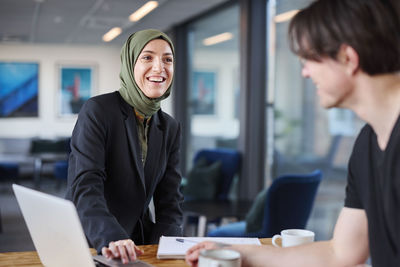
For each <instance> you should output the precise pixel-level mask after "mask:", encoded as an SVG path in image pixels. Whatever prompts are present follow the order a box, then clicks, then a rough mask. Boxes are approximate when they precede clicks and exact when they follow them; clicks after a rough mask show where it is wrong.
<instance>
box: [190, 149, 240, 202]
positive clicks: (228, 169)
mask: <svg viewBox="0 0 400 267" xmlns="http://www.w3.org/2000/svg"><path fill="white" fill-rule="evenodd" d="M200 158H205V159H206V160H207V161H208V163H213V162H216V161H221V163H222V164H221V176H222V177H221V179H220V185H219V188H218V190H217V196H216V198H217V199H218V200H227V199H228V194H229V190H230V188H231V184H232V181H233V177H234V176H235V174H236V173H237V172H239V168H240V153H239V151H237V150H235V149H229V148H213V149H202V150H200V151H198V152H197V153H196V155H195V157H194V160H193V161H194V162H196V161H197V160H199V159H200Z"/></svg>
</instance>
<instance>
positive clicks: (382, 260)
mask: <svg viewBox="0 0 400 267" xmlns="http://www.w3.org/2000/svg"><path fill="white" fill-rule="evenodd" d="M399 5H400V4H399V1H398V0H386V1H384V0H319V1H316V2H314V3H313V4H311V5H310V6H309V7H307V8H305V9H304V10H302V11H300V12H299V13H298V14H297V15H296V16H295V17H294V18H293V20H292V22H291V24H290V27H289V39H290V44H291V48H292V50H293V51H294V53H296V54H297V55H298V56H299V57H300V58H301V60H302V62H303V64H304V65H303V69H302V75H303V76H304V77H309V78H311V79H312V80H313V82H314V83H315V85H316V87H317V94H318V96H319V100H320V104H321V106H323V107H325V108H332V107H338V108H347V109H350V110H352V111H354V112H355V113H356V114H357V115H358V116H359V117H360V118H362V119H363V120H364V121H365V122H366V123H367V124H366V125H365V126H364V128H363V129H362V130H361V132H360V134H359V136H358V138H357V140H356V142H355V144H354V148H353V152H352V155H351V158H350V162H349V166H348V183H347V188H346V199H345V206H344V208H343V209H342V211H341V213H340V215H339V218H338V220H337V223H336V227H335V230H334V234H333V238H332V239H331V240H329V241H323V242H315V243H312V244H308V245H303V246H298V247H290V248H274V247H271V246H248V245H247V246H246V245H232V246H229V249H234V250H237V251H239V252H240V253H241V256H242V263H243V266H285V267H286V266H296V267H300V266H307V267H312V266H318V267H319V266H356V265H358V264H363V263H365V261H366V260H367V258H368V256H371V259H372V265H373V266H374V267H380V266H383V267H391V266H393V267H394V266H400V119H399V115H400V74H399V72H400V19H399V17H400V12H399V9H400V8H399ZM216 247H218V245H217V244H216V243H212V242H203V243H200V244H197V245H196V246H194V247H192V248H191V249H190V250H189V251H188V252H187V254H186V261H187V263H188V264H189V265H191V266H196V265H197V260H198V255H199V251H200V250H201V249H210V248H216Z"/></svg>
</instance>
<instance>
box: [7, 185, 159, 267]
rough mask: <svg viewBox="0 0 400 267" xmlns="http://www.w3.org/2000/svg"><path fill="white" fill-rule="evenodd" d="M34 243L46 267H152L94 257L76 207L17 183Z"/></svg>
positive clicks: (19, 197)
mask: <svg viewBox="0 0 400 267" xmlns="http://www.w3.org/2000/svg"><path fill="white" fill-rule="evenodd" d="M13 190H14V193H15V196H16V197H17V201H18V204H19V207H20V208H21V211H22V215H23V216H24V219H25V222H26V225H27V226H28V230H29V233H30V235H31V237H32V240H33V244H34V245H35V248H36V251H37V252H38V254H39V258H40V260H41V261H42V263H43V265H45V266H49V267H52V266H57V267H62V266H71V267H72V266H74V267H75V266H82V267H86V266H87V267H94V266H96V265H97V266H135V267H138V266H151V265H149V264H147V263H145V262H142V261H135V262H131V263H129V264H122V263H121V261H119V260H108V259H106V258H105V257H103V256H94V257H92V255H91V253H90V250H89V246H88V243H87V241H86V237H85V235H84V233H83V229H82V225H81V223H80V220H79V217H78V213H77V212H76V209H75V206H74V204H73V203H72V202H71V201H69V200H66V199H62V198H59V197H55V196H52V195H48V194H45V193H42V192H39V191H36V190H32V189H29V188H26V187H23V186H20V185H16V184H13Z"/></svg>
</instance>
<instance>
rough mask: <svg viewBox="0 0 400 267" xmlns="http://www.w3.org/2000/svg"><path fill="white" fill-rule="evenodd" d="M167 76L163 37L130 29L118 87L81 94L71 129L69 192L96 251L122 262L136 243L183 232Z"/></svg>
mask: <svg viewBox="0 0 400 267" xmlns="http://www.w3.org/2000/svg"><path fill="white" fill-rule="evenodd" d="M173 76H174V47H173V45H172V42H171V40H170V39H169V37H168V36H167V35H165V34H164V33H162V32H160V31H158V30H144V31H139V32H136V33H134V34H132V35H131V36H130V37H129V38H128V40H127V41H126V42H125V44H124V46H123V47H122V50H121V72H120V82H121V88H120V89H119V91H117V92H114V93H110V94H105V95H100V96H96V97H93V98H91V99H89V100H88V101H86V103H85V104H84V106H83V107H82V109H81V112H80V114H79V117H78V121H77V123H76V126H75V129H74V131H73V134H72V139H71V150H72V151H71V156H70V160H69V165H70V166H69V173H68V192H67V198H69V199H71V200H72V201H73V202H74V203H75V205H76V207H77V210H78V214H79V217H80V219H81V222H82V225H83V229H84V231H85V234H86V236H87V238H88V240H89V242H90V244H91V245H92V246H94V247H95V248H96V249H97V252H98V253H102V254H103V255H104V256H106V257H108V258H121V259H122V261H123V262H124V263H125V262H128V261H129V260H134V259H135V258H136V256H137V255H141V254H142V253H143V252H142V251H141V250H140V249H139V248H138V247H137V246H136V245H140V244H151V243H157V242H158V240H159V238H160V236H161V235H170V236H177V235H178V236H179V235H182V230H181V225H182V212H181V210H180V202H182V200H183V198H182V195H181V193H180V192H179V186H180V183H181V174H180V171H179V169H178V166H179V147H180V126H179V124H178V123H177V122H176V121H175V120H174V119H173V118H171V117H170V116H169V115H167V114H166V113H164V112H163V111H161V109H160V102H161V100H163V99H165V98H166V97H168V96H169V94H170V90H171V84H172V79H173ZM153 207H154V208H153ZM155 210H156V211H157V214H155V213H154V211H155ZM155 215H157V216H155Z"/></svg>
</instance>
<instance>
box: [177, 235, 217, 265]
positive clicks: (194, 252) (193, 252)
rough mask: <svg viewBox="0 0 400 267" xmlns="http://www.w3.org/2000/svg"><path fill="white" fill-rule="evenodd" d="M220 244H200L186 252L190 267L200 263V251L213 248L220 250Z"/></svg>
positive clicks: (208, 242)
mask: <svg viewBox="0 0 400 267" xmlns="http://www.w3.org/2000/svg"><path fill="white" fill-rule="evenodd" d="M218 247H219V246H218V243H215V242H210V241H205V242H201V243H198V244H197V245H195V246H193V247H191V248H190V249H189V250H188V251H187V252H186V258H185V259H186V263H187V264H189V265H190V266H197V263H198V261H199V254H200V251H201V250H203V249H212V248H218Z"/></svg>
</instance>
